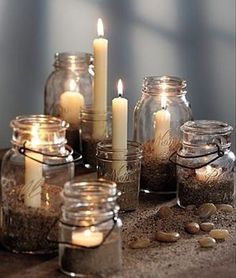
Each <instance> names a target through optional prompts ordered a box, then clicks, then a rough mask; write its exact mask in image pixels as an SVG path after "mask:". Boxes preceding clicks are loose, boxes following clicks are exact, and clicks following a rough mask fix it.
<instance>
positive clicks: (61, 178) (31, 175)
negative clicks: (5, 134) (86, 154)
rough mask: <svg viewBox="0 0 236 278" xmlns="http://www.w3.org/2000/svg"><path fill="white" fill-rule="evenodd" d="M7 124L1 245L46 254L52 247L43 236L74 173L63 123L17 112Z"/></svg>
mask: <svg viewBox="0 0 236 278" xmlns="http://www.w3.org/2000/svg"><path fill="white" fill-rule="evenodd" d="M10 125H11V127H12V129H13V134H12V141H11V142H12V147H11V149H10V150H9V151H7V153H6V154H5V155H4V157H3V161H2V171H1V209H2V244H3V245H4V246H5V247H6V248H7V249H9V250H11V251H14V252H23V253H49V252H52V251H55V250H56V249H57V245H56V244H54V243H50V242H49V241H48V240H47V235H48V232H49V230H50V229H51V226H52V225H53V224H54V222H55V221H56V220H57V219H58V217H59V215H60V205H61V198H60V192H61V190H62V186H63V185H64V183H65V182H66V181H68V180H70V179H71V178H73V176H74V163H73V158H72V155H71V151H69V150H67V148H66V145H65V144H66V139H65V132H66V129H67V127H68V124H67V123H66V122H65V121H62V120H60V119H58V118H55V117H51V116H44V115H31V116H19V117H16V118H15V119H14V120H12V121H11V124H10ZM56 229H57V228H56V226H55V229H54V230H55V232H56Z"/></svg>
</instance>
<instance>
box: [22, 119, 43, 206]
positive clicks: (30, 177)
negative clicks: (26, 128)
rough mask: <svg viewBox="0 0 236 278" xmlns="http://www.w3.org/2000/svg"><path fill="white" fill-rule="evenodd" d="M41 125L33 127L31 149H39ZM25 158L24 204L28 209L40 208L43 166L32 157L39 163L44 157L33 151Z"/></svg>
mask: <svg viewBox="0 0 236 278" xmlns="http://www.w3.org/2000/svg"><path fill="white" fill-rule="evenodd" d="M38 132H39V125H37V124H34V125H33V127H32V131H31V134H32V138H31V142H29V143H28V145H27V146H28V147H29V148H33V149H34V148H37V146H38V145H39V143H40V140H39V134H38ZM26 154H27V156H29V157H25V185H24V190H23V194H24V203H25V205H26V206H28V207H34V208H38V207H40V206H41V191H42V182H43V180H44V179H43V166H42V164H41V163H39V162H37V161H34V160H33V159H31V158H30V157H32V158H34V159H37V160H39V161H42V160H43V155H42V154H38V153H34V152H31V151H27V152H26Z"/></svg>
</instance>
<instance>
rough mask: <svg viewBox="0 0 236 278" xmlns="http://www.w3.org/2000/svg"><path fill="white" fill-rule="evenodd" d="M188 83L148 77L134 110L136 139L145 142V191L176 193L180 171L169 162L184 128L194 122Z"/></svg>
mask: <svg viewBox="0 0 236 278" xmlns="http://www.w3.org/2000/svg"><path fill="white" fill-rule="evenodd" d="M186 93H187V91H186V81H184V80H182V79H180V78H178V77H171V76H162V77H156V76H152V77H146V78H144V81H143V88H142V96H141V99H140V100H139V101H138V103H137V104H136V106H135V109H134V140H135V141H137V142H140V143H142V146H143V159H142V168H141V188H142V189H143V190H144V191H145V192H149V193H150V192H151V193H159V194H167V193H175V192H176V172H175V170H176V168H175V165H173V164H172V163H171V162H170V161H169V157H170V155H171V154H172V153H173V152H174V151H176V149H177V148H178V146H179V142H180V126H181V125H182V124H183V123H185V122H186V121H189V120H191V119H192V112H191V108H190V106H189V102H188V101H187V100H186V97H185V95H186Z"/></svg>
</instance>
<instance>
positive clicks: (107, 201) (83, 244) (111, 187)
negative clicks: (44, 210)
mask: <svg viewBox="0 0 236 278" xmlns="http://www.w3.org/2000/svg"><path fill="white" fill-rule="evenodd" d="M118 195H119V194H118V191H117V189H116V184H115V183H113V182H110V181H105V180H94V181H92V180H91V181H84V182H83V181H81V182H76V181H74V182H68V183H66V184H65V187H64V191H63V199H64V203H63V206H62V216H61V219H60V224H59V226H60V231H59V266H60V269H61V271H62V272H63V273H65V274H67V275H69V276H72V277H75V276H77V277H107V276H108V275H109V274H113V273H114V272H116V271H119V270H120V269H121V267H122V254H121V253H122V251H121V226H122V223H121V220H120V219H119V218H118V211H119V207H118V206H117V205H116V199H117V197H118Z"/></svg>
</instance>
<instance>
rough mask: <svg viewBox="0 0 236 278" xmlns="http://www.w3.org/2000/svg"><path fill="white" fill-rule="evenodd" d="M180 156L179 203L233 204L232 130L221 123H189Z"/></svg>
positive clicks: (177, 159) (178, 170)
mask: <svg viewBox="0 0 236 278" xmlns="http://www.w3.org/2000/svg"><path fill="white" fill-rule="evenodd" d="M181 130H182V132H183V142H182V148H181V149H180V150H179V151H178V153H177V157H176V164H177V177H178V193H177V197H178V204H179V205H180V206H182V207H185V206H187V205H192V204H193V205H197V206H199V205H201V204H202V203H214V204H221V203H224V204H231V205H232V204H233V200H234V194H235V192H234V176H233V167H234V163H235V155H234V153H233V152H232V151H231V150H230V146H231V142H230V137H231V132H232V130H233V129H232V127H231V126H230V125H228V124H226V123H222V122H218V121H207V120H201V121H190V122H187V123H185V124H184V125H183V126H182V127H181Z"/></svg>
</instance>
